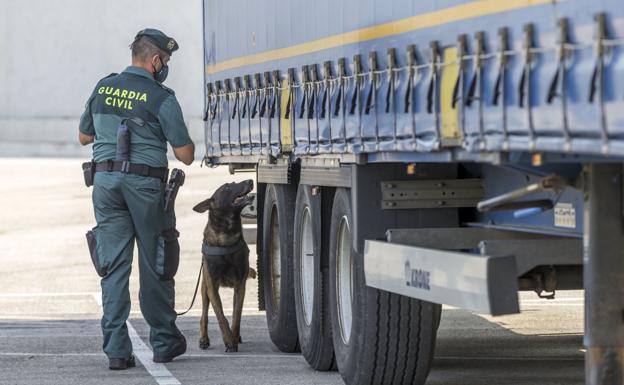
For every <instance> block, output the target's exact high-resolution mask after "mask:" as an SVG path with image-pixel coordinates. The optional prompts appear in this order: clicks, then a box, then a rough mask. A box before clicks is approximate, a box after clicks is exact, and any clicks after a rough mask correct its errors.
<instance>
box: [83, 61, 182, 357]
mask: <svg viewBox="0 0 624 385" xmlns="http://www.w3.org/2000/svg"><path fill="white" fill-rule="evenodd" d="M124 118H141V119H142V120H143V121H144V122H145V124H144V125H143V126H138V125H136V124H134V123H133V122H130V121H128V122H127V123H126V124H127V125H128V128H129V129H130V133H131V135H130V138H131V140H130V142H131V146H130V163H135V164H145V165H148V166H151V167H166V166H167V157H166V152H167V142H169V143H170V144H171V145H172V147H180V146H183V145H186V144H189V143H192V142H191V139H190V138H189V135H188V130H187V128H186V125H185V124H184V121H183V118H182V112H181V109H180V106H179V104H178V102H177V100H176V98H175V95H174V93H173V91H171V90H170V89H168V88H166V87H165V86H163V85H162V84H160V83H157V82H156V81H155V80H154V78H153V76H152V75H151V74H150V73H149V72H147V71H146V70H144V69H142V68H139V67H128V68H126V69H125V70H124V71H123V72H122V73H121V74H119V75H112V76H109V77H107V78H104V79H102V80H101V81H100V82H99V83H98V84H97V86H96V87H95V90H94V91H93V93H92V95H91V97H90V98H89V100H88V102H87V105H86V110H85V112H84V114H83V115H82V117H81V119H80V132H82V133H84V134H86V135H91V136H95V139H94V144H93V158H94V159H95V161H96V162H103V161H107V160H114V158H115V151H116V140H117V127H118V126H119V124H120V123H121V121H122V119H124ZM163 192H164V183H163V181H161V180H159V179H157V178H153V177H149V176H139V175H133V174H128V173H123V172H120V171H111V172H98V173H96V174H95V181H94V186H93V206H94V211H95V218H96V221H97V227H96V228H95V229H94V235H95V239H96V245H97V246H96V250H97V254H98V259H99V262H100V265H101V266H102V267H104V268H105V269H106V271H107V273H106V275H105V276H104V277H103V278H102V281H101V286H102V305H103V313H104V314H103V317H102V332H103V335H104V344H103V348H104V352H105V353H106V355H107V356H108V357H109V358H126V357H128V356H129V355H130V354H131V353H132V344H131V342H130V338H129V337H128V331H127V328H126V323H125V322H126V320H127V318H128V315H129V312H130V295H129V292H128V279H129V276H130V271H131V267H132V254H133V249H134V243H135V241H136V242H137V245H138V249H139V273H140V294H139V300H140V304H141V312H142V313H143V316H144V317H145V320H146V321H147V323H148V324H149V325H150V328H151V331H150V342H151V345H152V348H153V351H154V356H155V357H157V356H167V355H168V354H170V353H171V352H172V351H176V350H178V349H179V348H180V345H181V344H183V343H184V341H183V336H182V333H181V332H180V330H179V329H178V328H177V327H176V325H175V320H176V313H175V310H174V280H173V274H172V272H175V271H176V270H177V263H178V260H177V258H169V257H168V256H167V254H169V253H170V252H171V250H174V251H175V248H176V247H179V246H178V244H177V235H176V234H174V233H175V230H173V231H172V229H174V228H175V217H174V216H173V215H166V214H165V212H164V194H163ZM167 230H169V231H167ZM178 251H179V249H178Z"/></svg>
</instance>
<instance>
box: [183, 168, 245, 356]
mask: <svg viewBox="0 0 624 385" xmlns="http://www.w3.org/2000/svg"><path fill="white" fill-rule="evenodd" d="M252 189H253V181H252V180H246V181H244V182H240V183H227V184H224V185H223V186H221V187H219V189H217V191H215V193H214V194H213V195H212V197H210V198H209V199H206V200H205V201H203V202H201V203H198V204H197V205H196V206H195V207H193V210H194V211H197V212H198V213H203V212H206V211H208V224H207V225H206V228H205V229H204V243H203V246H202V258H203V270H202V273H203V280H202V286H201V293H202V315H201V320H200V322H199V347H200V348H201V349H207V348H208V347H209V346H210V338H209V337H208V305H210V304H212V308H213V310H214V312H215V314H216V316H217V320H218V321H219V327H220V328H221V335H222V337H223V343H224V345H225V351H226V352H237V351H238V344H239V343H241V342H242V339H241V337H240V323H241V314H242V312H243V300H244V299H245V284H246V282H247V278H256V272H255V270H253V269H251V268H249V248H248V247H247V244H246V243H245V240H244V239H243V225H242V221H241V211H242V210H243V208H244V207H245V206H247V205H248V204H250V203H251V202H252V201H253V197H252V196H251V195H248V194H249V193H250V192H251V190H252ZM221 286H224V287H231V288H234V312H233V315H232V328H231V329H230V325H229V324H228V320H227V318H225V315H224V314H223V305H222V303H221V297H220V296H219V288H220V287H221Z"/></svg>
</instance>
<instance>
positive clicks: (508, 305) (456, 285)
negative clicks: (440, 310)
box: [364, 240, 520, 315]
mask: <svg viewBox="0 0 624 385" xmlns="http://www.w3.org/2000/svg"><path fill="white" fill-rule="evenodd" d="M364 270H365V275H366V285H368V286H370V287H374V288H377V289H380V290H385V291H389V292H392V293H397V294H400V295H404V296H407V297H412V298H417V299H421V300H425V301H429V302H434V303H440V304H445V305H451V306H455V307H459V308H463V309H468V310H472V311H475V312H477V313H482V314H491V315H503V314H515V313H519V312H520V308H519V304H518V275H517V271H516V270H517V269H516V261H515V257H513V256H496V257H493V256H487V255H478V254H470V253H462V252H455V251H445V250H436V249H428V248H423V247H415V246H406V245H399V244H393V243H389V242H384V241H372V240H366V242H365V246H364Z"/></svg>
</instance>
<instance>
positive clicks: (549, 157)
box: [203, 0, 624, 385]
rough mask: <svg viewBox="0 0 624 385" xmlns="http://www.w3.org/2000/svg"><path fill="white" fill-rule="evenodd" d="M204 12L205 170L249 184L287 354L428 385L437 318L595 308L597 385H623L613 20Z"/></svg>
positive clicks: (444, 5)
mask: <svg viewBox="0 0 624 385" xmlns="http://www.w3.org/2000/svg"><path fill="white" fill-rule="evenodd" d="M203 5H204V7H203V10H204V15H203V18H204V42H205V44H204V53H205V55H204V58H205V84H204V86H205V87H204V89H205V116H204V120H205V139H206V156H205V158H204V163H205V164H207V165H211V166H217V165H229V167H230V170H231V171H232V172H237V171H249V170H253V171H255V173H256V180H257V207H256V209H257V223H258V226H257V229H258V230H257V253H258V266H257V267H258V269H257V271H258V273H259V278H260V285H259V286H260V290H259V304H260V307H261V309H264V310H266V317H267V324H268V329H269V334H270V336H271V340H272V341H273V343H274V344H275V345H276V346H277V347H278V348H279V349H281V350H282V351H286V352H294V351H299V350H300V351H301V352H302V353H303V356H304V357H305V359H306V360H307V362H308V363H309V364H310V366H312V367H313V368H315V369H317V370H334V369H337V370H338V371H339V372H340V374H341V376H342V378H343V379H344V381H345V383H347V384H349V385H356V384H424V383H425V382H426V378H427V375H428V373H429V369H430V365H431V362H432V358H433V354H434V349H435V341H436V333H437V328H438V326H439V322H440V316H441V306H442V304H447V305H452V306H456V307H459V308H464V309H469V310H472V311H475V312H479V313H485V314H492V315H503V314H513V313H517V312H519V311H520V308H519V303H518V292H519V291H521V290H532V291H535V292H536V294H537V295H539V296H540V297H542V298H545V299H548V298H553V297H554V296H555V295H556V292H557V291H559V290H568V289H584V290H585V340H584V342H585V345H586V384H588V385H598V384H600V385H606V384H624V322H623V316H622V314H623V312H624V217H623V216H624V195H623V194H624V180H623V167H622V165H623V160H624V6H623V5H622V3H621V1H620V0H601V1H591V2H590V1H584V0H567V1H557V0H505V1H502V0H480V1H472V0H444V1H408V0H386V1H379V0H378V1H375V0H340V1H330V0H318V1H312V2H310V1H303V0H290V1H277V0H256V1H242V0H230V1H217V0H204V2H203Z"/></svg>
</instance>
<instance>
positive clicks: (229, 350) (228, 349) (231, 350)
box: [225, 345, 238, 353]
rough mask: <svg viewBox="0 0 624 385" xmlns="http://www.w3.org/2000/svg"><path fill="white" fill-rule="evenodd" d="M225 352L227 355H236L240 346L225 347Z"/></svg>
mask: <svg viewBox="0 0 624 385" xmlns="http://www.w3.org/2000/svg"><path fill="white" fill-rule="evenodd" d="M225 352H226V353H236V352H238V345H236V346H226V347H225Z"/></svg>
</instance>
